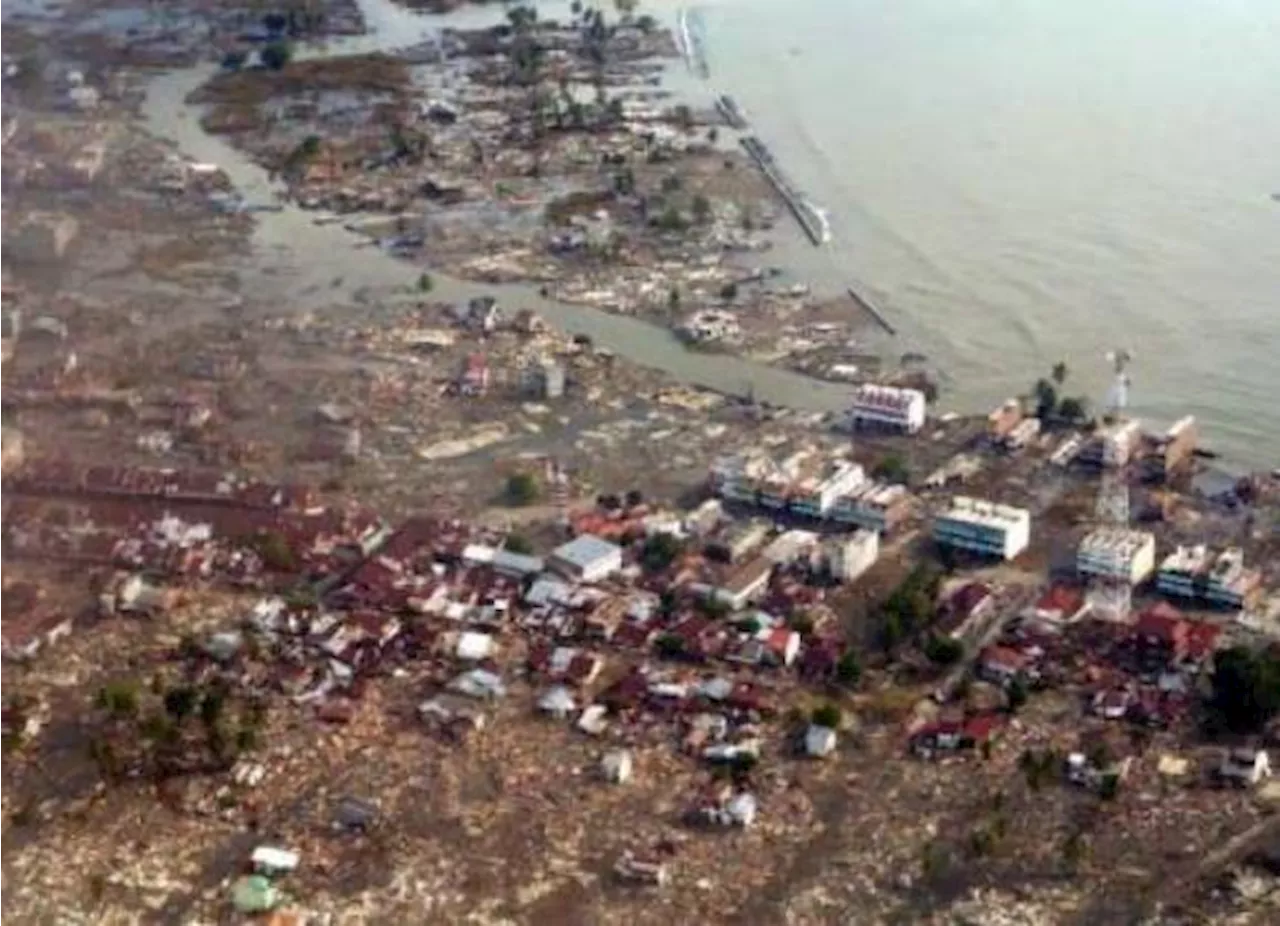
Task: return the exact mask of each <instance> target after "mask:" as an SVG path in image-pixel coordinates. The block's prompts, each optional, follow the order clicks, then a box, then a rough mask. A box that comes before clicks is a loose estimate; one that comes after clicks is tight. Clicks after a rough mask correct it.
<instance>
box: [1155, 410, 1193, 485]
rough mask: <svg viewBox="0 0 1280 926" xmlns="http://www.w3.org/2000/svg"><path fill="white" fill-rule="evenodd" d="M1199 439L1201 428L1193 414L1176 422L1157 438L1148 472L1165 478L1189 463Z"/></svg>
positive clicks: (1159, 477) (1157, 477)
mask: <svg viewBox="0 0 1280 926" xmlns="http://www.w3.org/2000/svg"><path fill="white" fill-rule="evenodd" d="M1199 439H1200V434H1199V429H1198V428H1197V427H1196V419H1195V418H1194V417H1193V416H1191V415H1188V416H1187V417H1185V418H1182V419H1180V420H1178V421H1176V422H1174V424H1173V426H1172V427H1170V428H1169V430H1168V431H1166V432H1165V433H1164V434H1163V435H1162V436H1160V437H1158V438H1156V441H1155V452H1154V453H1153V454H1152V455H1151V457H1150V458H1148V461H1147V463H1148V465H1147V471H1148V472H1147V474H1148V475H1150V476H1152V477H1154V478H1156V479H1160V480H1165V479H1168V478H1169V477H1170V476H1172V475H1174V474H1175V473H1177V472H1178V471H1179V470H1180V469H1182V468H1184V467H1186V466H1187V465H1189V464H1190V462H1191V459H1192V456H1193V455H1194V454H1195V451H1196V446H1197V444H1198V442H1199Z"/></svg>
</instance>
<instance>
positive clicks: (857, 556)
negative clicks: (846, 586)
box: [824, 530, 880, 582]
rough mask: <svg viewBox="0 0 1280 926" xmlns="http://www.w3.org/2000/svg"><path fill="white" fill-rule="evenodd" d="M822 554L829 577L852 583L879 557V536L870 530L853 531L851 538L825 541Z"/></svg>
mask: <svg viewBox="0 0 1280 926" xmlns="http://www.w3.org/2000/svg"><path fill="white" fill-rule="evenodd" d="M824 553H825V559H826V563H827V569H828V570H829V571H830V572H831V575H832V576H833V577H834V578H835V579H838V580H839V581H841V582H853V581H855V580H856V579H857V578H858V577H859V576H861V575H862V574H863V573H864V572H866V571H867V570H868V569H870V568H871V567H872V566H873V565H875V561H876V558H877V557H879V555H880V535H879V534H878V533H876V532H875V531H871V530H859V531H855V532H854V534H853V536H851V537H837V538H834V539H832V540H829V541H827V544H826V546H825V548H824Z"/></svg>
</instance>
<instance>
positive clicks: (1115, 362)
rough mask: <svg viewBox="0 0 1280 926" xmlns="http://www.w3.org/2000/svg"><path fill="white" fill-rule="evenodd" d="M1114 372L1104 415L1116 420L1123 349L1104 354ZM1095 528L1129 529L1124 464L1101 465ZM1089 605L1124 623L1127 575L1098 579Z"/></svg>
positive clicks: (1128, 605)
mask: <svg viewBox="0 0 1280 926" xmlns="http://www.w3.org/2000/svg"><path fill="white" fill-rule="evenodd" d="M1107 359H1108V360H1109V361H1111V365H1112V368H1113V369H1114V371H1115V379H1114V380H1113V381H1112V384H1111V389H1110V391H1109V393H1108V395H1107V402H1106V415H1107V416H1108V417H1109V418H1111V419H1113V420H1117V421H1118V420H1119V419H1120V418H1122V417H1123V415H1124V412H1125V409H1126V408H1127V407H1128V404H1129V384H1130V380H1129V374H1128V367H1129V361H1131V360H1132V359H1133V355H1132V354H1131V353H1130V352H1129V351H1128V350H1127V349H1125V348H1123V347H1122V348H1119V349H1117V350H1113V351H1111V352H1109V353H1108V354H1107ZM1094 521H1095V525H1096V528H1097V529H1100V530H1106V529H1112V530H1117V531H1118V530H1123V529H1125V528H1127V527H1128V526H1129V479H1128V470H1127V463H1122V464H1120V465H1119V466H1116V467H1111V466H1107V465H1106V464H1105V462H1104V465H1103V469H1102V481H1101V484H1100V485H1099V487H1098V499H1097V502H1096V505H1095V509H1094ZM1089 604H1090V606H1091V608H1092V610H1093V611H1094V613H1098V614H1101V615H1102V616H1104V617H1106V618H1108V619H1110V620H1114V621H1120V622H1123V621H1127V620H1128V618H1129V613H1130V611H1131V610H1132V607H1133V588H1132V587H1131V586H1130V584H1129V578H1128V576H1127V575H1126V576H1123V577H1121V576H1098V577H1096V578H1095V579H1094V580H1093V582H1092V583H1091V584H1090V587H1089Z"/></svg>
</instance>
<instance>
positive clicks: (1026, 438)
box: [1004, 418, 1040, 450]
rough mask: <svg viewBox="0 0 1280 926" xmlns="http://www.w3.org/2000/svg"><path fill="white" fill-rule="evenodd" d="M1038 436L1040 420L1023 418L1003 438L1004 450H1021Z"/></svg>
mask: <svg viewBox="0 0 1280 926" xmlns="http://www.w3.org/2000/svg"><path fill="white" fill-rule="evenodd" d="M1039 436H1040V419H1039V418H1024V419H1023V420H1022V421H1019V422H1018V423H1017V425H1015V426H1014V428H1013V429H1012V430H1011V431H1009V433H1008V434H1006V435H1005V436H1004V446H1005V449H1006V450H1022V449H1023V448H1024V447H1026V446H1027V445H1028V444H1030V443H1031V442H1032V441H1033V440H1035V439H1036V438H1037V437H1039Z"/></svg>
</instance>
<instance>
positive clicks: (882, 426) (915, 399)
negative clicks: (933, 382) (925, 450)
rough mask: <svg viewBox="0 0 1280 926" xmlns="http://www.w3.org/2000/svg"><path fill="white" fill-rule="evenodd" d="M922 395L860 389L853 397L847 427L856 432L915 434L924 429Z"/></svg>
mask: <svg viewBox="0 0 1280 926" xmlns="http://www.w3.org/2000/svg"><path fill="white" fill-rule="evenodd" d="M925 405H926V402H925V397H924V393H923V392H921V391H920V390H919V389H900V388H898V387H896V386H876V385H874V384H871V383H867V384H865V385H862V386H859V387H858V388H857V389H855V390H854V393H853V405H852V406H851V407H850V409H849V423H850V424H851V425H852V426H853V427H854V428H855V429H864V428H865V429H875V430H890V431H905V432H906V433H907V434H915V433H916V432H917V431H919V430H920V429H921V428H923V427H924V413H925Z"/></svg>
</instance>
